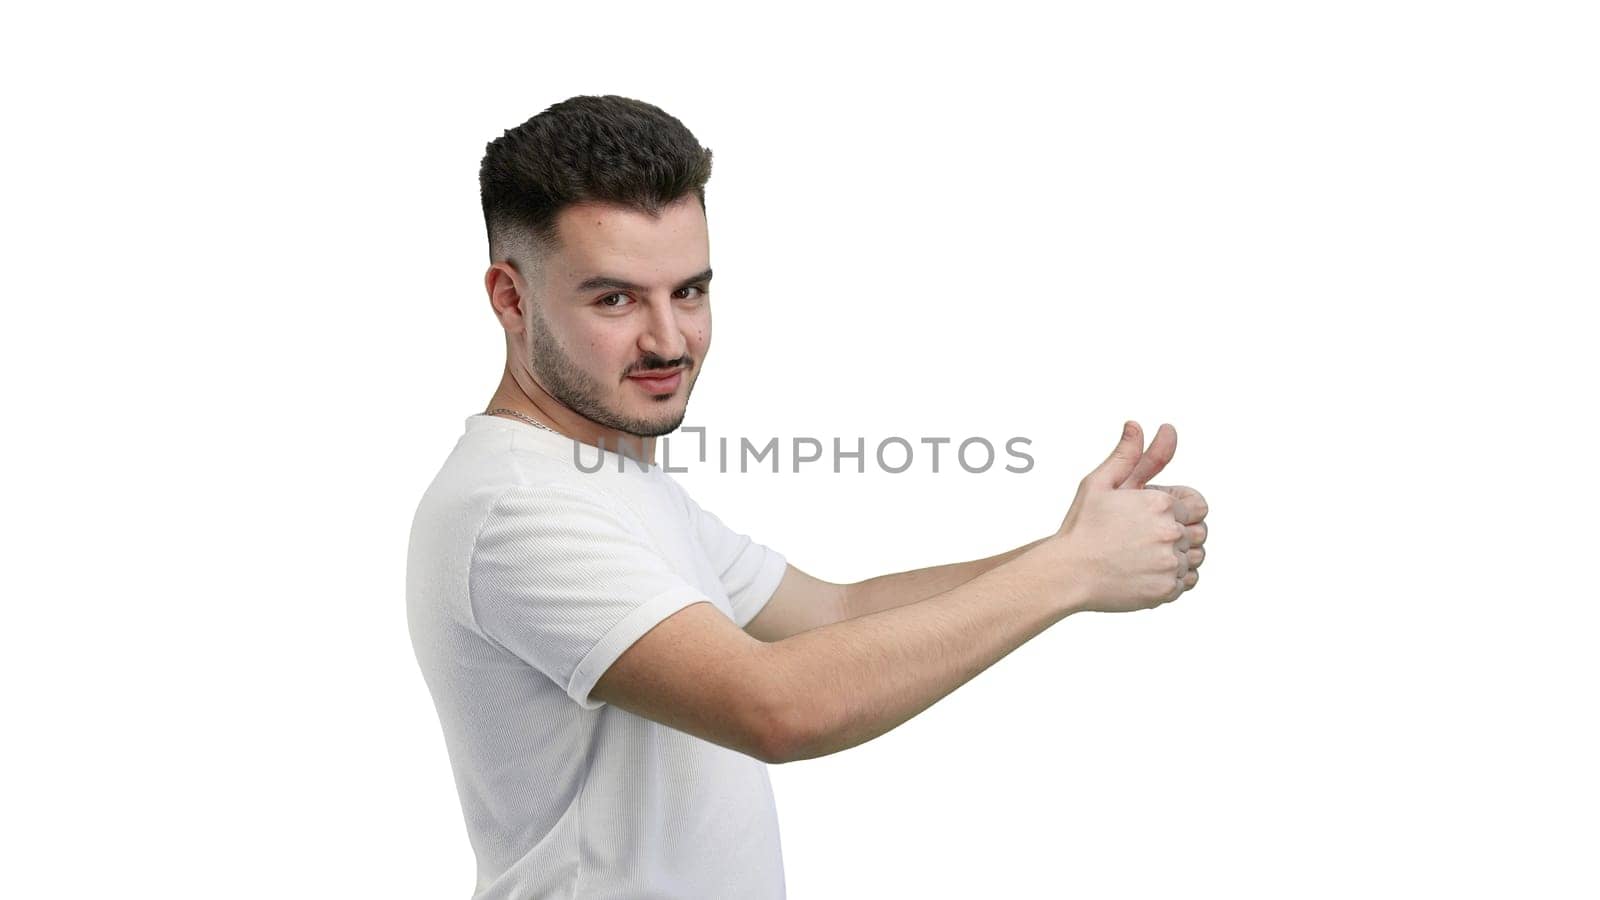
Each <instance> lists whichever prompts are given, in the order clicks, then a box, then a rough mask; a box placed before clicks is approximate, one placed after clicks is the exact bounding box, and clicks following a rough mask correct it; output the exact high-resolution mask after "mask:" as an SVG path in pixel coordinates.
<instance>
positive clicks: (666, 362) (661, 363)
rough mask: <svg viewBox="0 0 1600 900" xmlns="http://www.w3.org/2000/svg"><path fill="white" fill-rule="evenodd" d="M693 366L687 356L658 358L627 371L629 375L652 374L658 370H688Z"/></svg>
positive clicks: (652, 358) (692, 362)
mask: <svg viewBox="0 0 1600 900" xmlns="http://www.w3.org/2000/svg"><path fill="white" fill-rule="evenodd" d="M693 366H694V360H692V359H690V358H689V357H687V356H684V357H679V358H678V359H662V358H660V357H659V356H657V357H651V358H650V359H647V360H645V361H643V362H641V363H639V364H638V365H637V366H634V367H633V368H632V369H630V370H629V371H628V374H629V375H633V374H635V373H637V372H653V371H656V370H658V369H689V368H692V367H693Z"/></svg>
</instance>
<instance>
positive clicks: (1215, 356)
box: [0, 2, 1600, 900]
mask: <svg viewBox="0 0 1600 900" xmlns="http://www.w3.org/2000/svg"><path fill="white" fill-rule="evenodd" d="M1584 7H1585V5H1584V4H1576V3H1573V4H1545V3H1516V4H1513V3H1448V4H1447V3H1434V4H1423V3H1395V2H1385V3H1349V2H1347V3H1338V4H1334V3H1327V4H1316V5H1311V4H1275V3H1254V4H1250V3H1218V4H1171V3H1165V4H1164V3H1143V4H1097V5H1093V6H1082V7H1073V8H1068V9H1065V10H1061V11H1058V12H1054V13H1046V12H1042V11H1041V10H1040V9H1038V8H1036V7H1035V6H1034V5H1032V4H1027V5H1022V4H1015V5H1013V4H1004V3H985V4H981V5H977V6H974V7H969V8H967V9H966V10H964V11H961V12H938V11H933V10H929V9H926V8H911V7H905V8H900V9H888V8H879V7H876V6H873V5H870V4H860V3H857V4H849V5H845V6H840V7H831V8H830V7H825V6H824V7H819V6H810V7H807V8H800V7H793V8H787V9H784V10H781V11H778V10H774V11H770V12H758V11H756V10H754V9H752V8H744V9H734V8H722V7H713V6H695V5H693V4H646V5H638V6H633V5H627V4H606V5H604V6H590V5H585V4H564V5H562V6H561V7H560V8H555V7H551V8H541V5H538V4H528V3H523V4H515V5H508V6H503V7H478V8H469V7H465V6H458V7H454V8H452V9H451V10H450V11H448V12H447V11H445V9H444V8H443V7H435V8H433V9H431V10H417V11H409V10H402V9H398V8H392V7H388V6H378V5H372V6H369V7H357V6H343V7H339V6H323V5H318V6H315V7H311V6H303V7H286V6H282V5H275V6H270V7H269V6H265V5H263V6H260V7H259V8H257V9H255V10H244V9H239V8H234V7H231V6H225V5H206V6H201V5H196V6H193V7H177V6H170V5H161V6H155V7H152V6H149V5H142V4H141V5H111V4H105V5H83V6H76V7H68V6H62V5H54V6H50V7H49V8H48V10H49V11H48V12H45V11H41V10H42V9H43V7H39V8H35V9H33V10H29V11H21V10H18V11H13V12H10V13H8V15H7V20H8V21H7V23H6V24H5V26H4V27H3V29H0V32H3V35H4V36H3V37H0V70H3V71H0V74H3V75H4V77H5V81H6V84H7V88H6V103H5V109H6V113H5V120H6V129H5V141H4V144H3V147H0V152H3V154H4V166H3V173H0V178H3V179H4V185H3V187H4V200H3V202H0V206H3V208H4V211H3V215H4V217H5V218H4V230H5V231H4V246H5V248H6V253H5V257H6V260H5V264H4V267H3V273H4V274H3V277H4V279H5V283H4V285H3V289H4V297H5V300H6V313H5V315H6V320H7V323H8V324H7V325H6V327H5V328H4V329H3V332H0V335H3V336H0V341H3V344H0V365H3V366H4V367H5V368H4V375H5V391H6V394H5V409H6V413H7V418H8V419H9V422H10V427H9V428H8V429H7V434H8V440H7V450H6V454H5V455H6V464H5V467H4V470H5V475H4V477H5V485H4V498H5V501H4V507H5V509H6V515H5V517H4V523H5V524H4V527H5V535H4V538H5V541H4V546H5V548H6V557H7V565H6V566H5V575H4V581H3V584H4V594H5V599H6V603H5V607H4V608H5V609H6V611H7V615H8V619H7V622H6V624H5V627H4V628H3V629H0V634H3V638H0V640H3V653H0V665H3V666H4V675H5V682H4V683H5V691H6V697H5V703H6V708H7V716H6V719H7V727H6V731H7V734H8V739H7V741H6V747H7V749H6V751H5V752H6V757H7V759H6V764H5V772H6V782H5V786H4V788H5V791H4V796H5V806H6V817H7V819H8V820H9V822H10V825H9V828H11V829H14V830H13V831H12V835H11V837H9V838H8V839H7V852H6V856H7V858H8V859H7V862H6V864H5V865H4V867H3V871H0V888H3V890H0V893H3V894H5V895H6V896H15V897H88V896H101V895H108V894H111V893H115V894H116V895H117V896H162V897H178V896H183V897H207V898H209V897H380V896H381V897H387V898H397V897H404V898H410V897H416V898H435V897H455V898H465V897H467V895H468V894H469V893H470V891H471V886H472V879H473V860H472V856H471V851H470V848H469V846H468V844H467V840H466V832H465V829H464V827H463V823H462V820H461V813H460V808H459V806H458V804H457V798H456V794H455V790H454V785H453V783H452V781H451V778H450V773H449V767H448V762H447V759H446V757H445V751H444V745H443V739H442V736H441V732H440V729H439V725H438V721H437V719H436V718H435V715H434V710H433V707H432V704H431V701H430V699H429V697H428V695H427V692H426V688H425V686H424V684H423V682H422V679H421V676H420V673H419V671H418V670H417V668H416V663H415V660H414V658H413V656H412V651H411V647H410V644H409V639H408V635H407V632H406V626H405V617H404V595H403V588H404V577H403V576H404V554H405V549H406V538H407V532H408V529H409V527H410V518H411V515H412V512H413V510H414V508H415V504H416V501H417V499H418V497H419V496H420V494H421V491H422V490H423V488H424V487H425V486H426V484H427V483H428V481H429V480H430V479H431V477H432V476H433V474H434V472H435V471H436V470H437V468H438V466H439V464H440V463H442V461H443V458H444V455H445V453H446V452H447V451H448V450H449V448H450V447H451V445H452V444H453V443H454V441H455V439H456V437H457V435H458V434H459V433H460V430H461V425H462V420H463V419H464V418H465V417H466V416H467V415H469V414H471V413H473V412H476V411H480V410H482V409H483V406H484V404H485V402H486V401H487V400H488V398H489V396H490V394H491V392H492V391H493V389H494V386H495V384H496V382H497V379H498V376H499V373H500V369H501V365H502V362H503V356H502V350H501V347H502V343H501V336H500V332H499V331H498V327H497V325H496V323H495V322H494V320H493V319H492V318H491V316H490V313H489V308H488V304H487V301H486V299H485V297H484V294H483V288H482V276H483V270H484V268H485V267H486V264H487V260H486V250H485V246H484V238H483V231H482V220H481V212H480V209H479V207H478V198H477V189H478V187H477V180H476V173H477V166H478V162H479V159H480V157H481V155H482V152H483V149H484V145H485V144H486V143H487V142H488V141H489V140H491V139H493V138H494V137H495V136H497V135H499V134H500V133H501V132H502V131H503V130H505V129H507V128H510V127H513V126H515V125H516V124H518V123H520V122H522V121H523V120H525V119H527V118H528V117H530V116H532V115H534V114H535V113H537V112H539V111H541V110H542V109H544V108H545V107H547V106H549V105H550V104H552V103H555V102H557V101H559V100H562V99H565V98H567V97H569V96H572V95H574V94H580V93H588V94H598V93H619V94H624V95H627V96H632V97H637V98H639V99H643V100H647V101H649V102H651V103H654V104H657V105H659V106H661V107H662V108H664V109H666V110H667V111H668V112H670V113H672V114H673V115H675V116H677V117H678V118H680V119H681V120H682V121H683V122H684V123H685V124H686V125H688V126H689V128H690V129H691V130H693V131H694V132H695V134H696V135H697V136H698V138H699V139H700V140H701V142H702V143H704V144H705V145H706V146H709V147H710V148H712V150H713V151H714V153H715V173H714V175H713V177H712V180H711V182H710V185H709V187H708V209H709V221H710V227H711V245H712V260H713V264H714V266H715V268H716V271H717V279H716V294H715V298H716V299H715V307H714V308H715V310H716V323H717V324H716V338H715V341H714V344H713V348H712V352H711V354H710V355H709V357H708V360H707V364H706V367H705V372H704V376H703V377H702V379H701V381H700V383H699V387H698V390H697V391H696V392H695V394H694V399H693V401H692V402H691V404H690V407H689V418H688V420H687V421H686V423H685V424H691V425H693V424H698V425H702V426H705V427H707V428H708V429H709V430H710V431H711V433H712V434H748V435H756V436H763V437H764V436H769V435H777V436H782V437H784V438H785V439H787V437H788V436H792V435H818V436H840V437H843V438H845V439H847V440H853V439H855V438H856V437H864V438H866V439H867V440H868V441H869V446H870V445H871V444H873V443H875V442H876V441H877V440H880V439H881V438H883V437H886V436H890V435H901V436H907V437H909V438H911V439H912V440H913V441H915V439H916V438H918V437H920V436H954V437H956V438H957V439H960V438H963V437H967V436H973V435H979V436H985V437H988V438H990V439H992V440H995V441H996V442H1000V441H1003V440H1004V439H1005V438H1007V437H1010V436H1013V435H1025V436H1027V437H1029V438H1031V440H1032V441H1033V444H1032V446H1031V448H1030V450H1031V452H1032V454H1033V455H1034V457H1035V460H1036V465H1035V467H1034V469H1033V470H1032V471H1031V472H1029V473H1026V474H1023V475H1014V474H1010V473H1006V472H1004V471H1002V470H1001V469H1000V468H999V467H998V466H997V467H996V468H995V469H994V470H992V471H990V472H988V473H985V474H982V475H968V474H966V473H963V472H961V471H959V470H958V469H957V470H953V471H952V470H951V469H949V468H946V469H945V470H944V471H943V472H941V474H939V475H932V474H929V473H928V472H927V470H926V469H925V468H923V467H921V466H917V467H913V470H912V471H911V472H908V473H906V474H903V475H886V474H867V475H850V474H843V475H833V474H831V473H821V474H817V475H814V476H813V475H809V474H805V473H802V474H801V475H798V476H797V475H793V474H790V473H784V474H779V475H773V474H771V473H767V474H743V475H740V474H737V473H729V474H718V473H717V472H716V471H715V470H714V469H705V468H697V469H694V470H693V471H692V472H691V473H690V474H687V475H683V476H680V478H682V480H683V483H684V484H685V485H686V486H687V487H689V488H690V490H691V491H692V492H693V493H694V495H695V496H696V497H697V499H699V501H700V502H701V504H702V505H703V506H705V507H706V508H708V509H712V510H714V511H716V512H717V513H718V514H719V515H720V516H721V517H722V518H724V520H725V521H727V522H728V523H729V524H731V525H733V526H734V527H736V528H737V529H739V530H741V531H744V532H746V533H748V534H750V535H752V536H753V537H755V538H756V539H758V540H760V541H762V542H763V543H767V544H770V545H771V546H774V547H776V548H778V549H780V550H781V551H783V552H784V553H785V554H786V555H788V557H789V558H790V560H791V561H792V562H794V563H795V564H796V565H799V566H801V567H803V568H805V569H807V570H808V571H811V572H812V573H814V574H817V575H819V576H822V577H825V578H830V579H833V580H839V581H844V580H856V579H862V578H867V577H870V576H872V575H877V574H882V573H885V572H890V571H899V570H904V569H909V568H914V567H919V566H925V565H934V564H939V563H945V562H953V561H957V560H963V559H972V558H976V557H979V556H987V555H989V554H992V553H997V552H1000V551H1002V550H1005V549H1008V548H1010V547H1013V546H1016V545H1018V544H1020V543H1023V542H1025V541H1028V540H1031V539H1033V538H1035V537H1039V536H1041V535H1043V534H1045V533H1047V532H1048V531H1050V530H1053V529H1054V528H1056V527H1057V525H1058V524H1059V522H1060V520H1061V517H1062V516H1063V515H1064V514H1065V511H1066V509H1067V506H1068V505H1069V504H1070V502H1071V499H1072V496H1073V492H1074V490H1075V487H1076V484H1077V481H1078V479H1080V478H1081V477H1082V476H1083V474H1084V473H1086V472H1087V471H1088V470H1089V469H1090V468H1092V467H1093V466H1095V465H1097V464H1098V463H1099V462H1100V461H1101V460H1102V459H1104V458H1105V456H1106V455H1107V454H1108V453H1109V452H1110V450H1111V448H1112V447H1113V446H1114V444H1115V443H1116V438H1117V434H1118V430H1119V428H1120V425H1121V423H1122V421H1123V420H1124V419H1129V418H1132V419H1136V420H1138V421H1139V422H1141V423H1142V424H1143V425H1144V427H1145V430H1146V434H1147V436H1148V435H1153V434H1154V432H1155V429H1156V426H1157V425H1159V424H1160V423H1161V422H1171V423H1173V424H1174V425H1175V426H1176V427H1177V429H1178V433H1179V448H1178V452H1177V456H1176V458H1175V460H1174V461H1173V463H1172V464H1171V466H1169V468H1168V469H1167V471H1166V472H1165V473H1163V474H1162V475H1161V476H1160V477H1158V478H1157V479H1156V480H1157V481H1158V482H1160V483H1166V484H1188V485H1191V486H1194V487H1196V488H1198V489H1199V490H1200V491H1202V492H1203V493H1204V494H1205V495H1206V497H1207V498H1208V500H1209V501H1210V504H1211V510H1212V511H1211V515H1210V518H1209V520H1208V521H1209V524H1210V527H1211V538H1210V540H1209V542H1208V545H1207V546H1208V549H1209V556H1208V558H1207V561H1206V563H1205V565H1204V566H1203V567H1202V570H1201V574H1202V578H1201V581H1200V584H1199V586H1198V587H1197V588H1196V589H1195V590H1194V591H1192V592H1190V593H1189V594H1187V595H1185V596H1184V597H1183V598H1182V599H1181V600H1179V601H1178V602H1177V603H1174V604H1170V605H1168V606H1164V607H1161V608H1159V609H1157V610H1155V611H1151V612H1144V613H1136V614H1129V615H1120V616H1113V615H1104V614H1086V615H1081V616H1074V617H1071V618H1069V619H1067V620H1065V621H1064V622H1062V623H1061V624H1060V625H1059V626H1057V627H1055V628H1053V629H1052V630H1050V631H1049V632H1046V633H1045V634H1044V635H1042V636H1040V637H1039V638H1038V639H1036V640H1034V641H1033V642H1031V643H1030V644H1028V645H1026V646H1024V647H1022V648H1021V649H1019V650H1017V651H1016V652H1015V653H1013V654H1011V655H1010V656H1008V657H1006V658H1005V659H1003V660H1002V661H1001V662H999V663H998V664H996V665H995V666H993V667H992V668H991V669H989V670H988V671H986V672H984V673H982V674H981V675H979V676H978V677H977V678H976V679H975V680H973V681H972V682H970V683H968V684H967V685H965V686H963V687H962V688H960V689H959V690H957V691H956V692H955V693H953V694H952V695H950V696H949V697H947V698H946V699H944V700H942V701H941V702H939V703H937V704H936V705H935V706H933V707H932V708H930V709H929V710H928V711H927V712H925V713H924V714H923V715H921V716H919V717H917V718H915V719H913V720H912V721H910V722H909V723H907V724H905V725H904V726H902V727H901V728H899V729H897V730H895V731H892V732H890V733H889V734H887V735H885V736H883V737H881V738H879V739H877V740H875V741H872V742H869V743H868V744H865V745H863V746H860V747H857V748H854V749H851V750H847V751H844V752H842V753H839V754H836V755H833V756H829V757H824V758H821V759H816V760H810V761H805V762H801V763H796V764H790V765H783V766H775V767H773V768H772V770H771V771H772V779H773V783H774V788H775V792H776V794H777V800H778V807H779V814H780V822H781V827H782V832H783V852H784V857H785V862H786V868H787V877H788V884H789V892H790V895H791V896H792V897H795V898H800V900H810V898H879V897H917V898H958V897H960V898H965V897H1093V898H1122V897H1129V898H1132V897H1138V898H1149V897H1195V896H1206V897H1233V898H1244V897H1251V898H1281V897H1356V896H1362V897H1419V896H1452V897H1464V896H1472V897H1507V896H1528V897H1593V896H1595V895H1596V893H1597V892H1600V874H1597V871H1596V855H1595V848H1596V845H1597V840H1600V825H1597V813H1596V810H1597V808H1600V791H1597V784H1596V782H1597V779H1596V775H1595V773H1594V767H1593V760H1594V759H1596V758H1597V757H1600V746H1597V743H1600V742H1597V740H1596V737H1595V727H1596V705H1597V704H1596V697H1595V686H1596V684H1597V683H1600V678H1597V675H1600V672H1597V668H1600V666H1597V663H1596V660H1595V652H1594V647H1595V643H1596V637H1597V634H1596V625H1597V623H1600V614H1597V612H1596V608H1595V605H1594V604H1595V601H1596V599H1597V597H1596V593H1597V592H1596V588H1595V579H1594V562H1595V558H1596V557H1595V553H1594V551H1593V546H1594V537H1595V512H1594V511H1595V508H1596V500H1597V497H1596V493H1597V492H1596V490H1595V486H1594V482H1593V481H1592V479H1591V478H1590V476H1589V471H1588V470H1589V468H1590V462H1591V459H1592V457H1593V454H1594V442H1595V437H1596V428H1595V424H1594V417H1593V406H1594V403H1593V399H1592V396H1591V394H1592V386H1593V384H1594V381H1595V374H1596V373H1595V371H1594V370H1595V365H1594V362H1593V359H1592V353H1593V350H1594V345H1595V332H1594V331H1593V330H1592V328H1591V327H1589V325H1588V321H1589V319H1588V317H1589V313H1590V309H1591V307H1592V306H1593V304H1594V303H1595V301H1596V300H1597V294H1600V291H1597V287H1600V284H1597V281H1600V279H1597V273H1596V261H1597V260H1596V250H1597V248H1600V221H1597V212H1596V210H1597V209H1600V184H1597V176H1596V172H1597V166H1596V165H1595V161H1596V160H1597V159H1600V130H1597V120H1596V110H1597V99H1600V98H1597V96H1596V95H1597V93H1600V92H1597V90H1596V85H1597V84H1600V65H1597V63H1596V54H1595V46H1596V41H1597V38H1600V34H1597V29H1596V27H1595V21H1594V18H1593V16H1592V14H1591V13H1590V12H1589V11H1588V10H1587V9H1585V8H1584ZM869 468H870V467H869Z"/></svg>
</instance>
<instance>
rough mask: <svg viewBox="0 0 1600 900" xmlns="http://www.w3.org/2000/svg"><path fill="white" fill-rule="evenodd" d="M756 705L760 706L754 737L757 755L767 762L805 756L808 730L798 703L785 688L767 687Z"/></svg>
mask: <svg viewBox="0 0 1600 900" xmlns="http://www.w3.org/2000/svg"><path fill="white" fill-rule="evenodd" d="M754 706H755V708H756V709H757V710H759V714H758V715H757V716H756V725H755V733H754V736H753V738H752V739H751V746H753V747H754V748H755V749H756V757H757V758H758V759H760V760H761V761H762V762H764V763H767V764H768V765H781V764H783V763H788V762H795V761H796V760H800V759H805V758H806V756H805V755H804V751H805V747H806V740H807V737H806V735H807V733H806V730H805V727H804V724H803V720H804V716H803V713H802V710H801V709H800V708H799V706H798V704H796V703H795V702H794V701H793V699H792V698H789V697H785V696H783V695H782V692H778V691H768V692H766V693H765V695H764V696H763V697H762V698H761V699H760V701H759V702H757V703H755V704H754Z"/></svg>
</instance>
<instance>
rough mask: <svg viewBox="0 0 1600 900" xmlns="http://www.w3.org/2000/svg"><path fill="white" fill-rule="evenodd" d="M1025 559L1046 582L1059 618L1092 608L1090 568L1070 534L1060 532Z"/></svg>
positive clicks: (1046, 588)
mask: <svg viewBox="0 0 1600 900" xmlns="http://www.w3.org/2000/svg"><path fill="white" fill-rule="evenodd" d="M1022 558H1023V559H1027V560H1028V565H1030V566H1033V567H1034V568H1035V570H1036V571H1037V572H1039V574H1040V575H1041V576H1042V578H1043V579H1044V583H1045V590H1046V591H1047V592H1048V594H1049V596H1050V599H1051V601H1052V603H1053V604H1054V607H1055V609H1056V613H1057V615H1059V616H1060V617H1061V618H1063V619H1064V618H1066V617H1067V616H1070V615H1072V614H1073V613H1076V612H1083V611H1085V610H1086V609H1087V608H1088V606H1089V599H1090V596H1091V594H1092V591H1091V590H1090V584H1089V582H1088V575H1087V571H1086V567H1085V566H1084V565H1083V563H1082V560H1081V559H1080V558H1079V556H1078V554H1077V545H1076V542H1074V541H1073V540H1072V539H1071V537H1070V536H1069V535H1067V534H1066V533H1064V532H1056V533H1055V534H1052V535H1050V536H1049V537H1047V538H1044V539H1043V540H1040V541H1039V542H1038V543H1036V544H1034V545H1033V546H1032V547H1030V548H1029V549H1028V550H1027V552H1025V553H1024V554H1023V556H1022Z"/></svg>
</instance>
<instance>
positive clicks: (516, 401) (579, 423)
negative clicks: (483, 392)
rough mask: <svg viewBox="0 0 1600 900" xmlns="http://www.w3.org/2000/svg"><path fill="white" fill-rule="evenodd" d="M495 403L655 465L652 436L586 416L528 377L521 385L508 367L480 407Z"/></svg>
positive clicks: (581, 439)
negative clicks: (525, 382) (632, 431)
mask: <svg viewBox="0 0 1600 900" xmlns="http://www.w3.org/2000/svg"><path fill="white" fill-rule="evenodd" d="M497 406H503V407H505V408H507V409H514V410H516V411H517V412H519V413H522V414H524V415H528V416H532V417H533V418H535V419H538V420H539V421H541V422H544V423H545V424H546V425H549V426H550V427H551V428H553V429H555V430H556V431H557V432H558V433H560V434H562V435H565V436H566V437H569V438H571V439H572V440H574V441H577V442H579V443H582V444H588V445H589V446H591V447H597V448H600V449H602V450H610V451H611V452H613V453H620V454H621V455H623V456H626V457H627V458H628V459H631V460H636V461H641V462H644V463H645V464H646V465H655V461H656V439H655V438H653V437H639V436H638V435H634V434H628V433H627V432H623V431H618V430H616V429H615V428H607V427H605V426H604V425H600V424H598V423H596V422H594V421H593V420H591V419H586V418H584V417H583V416H580V415H578V414H577V413H575V412H573V411H572V410H571V409H568V408H567V406H566V404H563V403H562V402H561V401H559V400H557V399H556V398H554V397H552V396H550V394H549V393H548V392H546V391H545V389H544V388H542V387H540V386H539V385H538V384H537V383H534V382H532V381H531V380H530V382H529V384H528V385H527V386H526V387H524V386H523V385H522V384H521V383H519V382H518V380H517V379H516V378H515V377H514V376H513V375H512V374H511V369H510V367H507V368H506V369H505V371H504V372H503V373H502V374H501V377H500V386H499V387H498V388H496V389H495V392H494V396H493V397H491V398H490V399H489V405H488V406H486V407H484V409H494V408H495V407H497Z"/></svg>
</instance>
